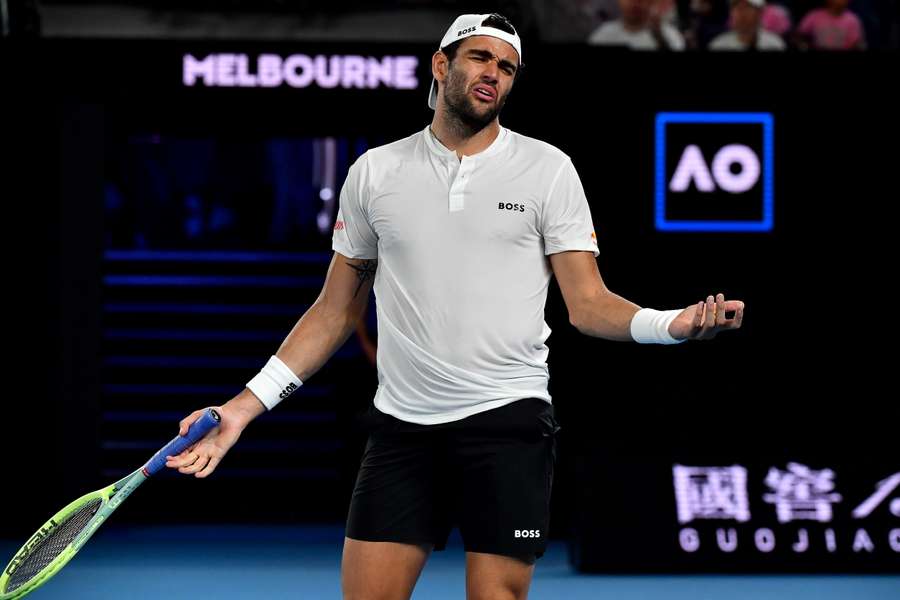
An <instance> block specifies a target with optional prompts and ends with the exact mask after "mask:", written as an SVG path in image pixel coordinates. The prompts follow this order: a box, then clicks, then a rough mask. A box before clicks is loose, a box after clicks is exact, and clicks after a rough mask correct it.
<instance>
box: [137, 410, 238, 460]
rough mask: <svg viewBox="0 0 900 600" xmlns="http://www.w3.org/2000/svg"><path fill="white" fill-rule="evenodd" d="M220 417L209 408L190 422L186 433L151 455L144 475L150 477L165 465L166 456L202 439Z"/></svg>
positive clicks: (177, 452)
mask: <svg viewBox="0 0 900 600" xmlns="http://www.w3.org/2000/svg"><path fill="white" fill-rule="evenodd" d="M221 419H222V417H220V416H219V413H217V412H216V411H215V409H212V408H210V409H209V410H207V411H206V412H205V413H204V414H203V416H202V417H200V418H199V419H197V420H196V421H194V422H193V423H191V426H190V427H189V428H188V431H187V435H184V436H181V435H179V436H176V437H175V439H173V440H172V441H171V442H169V443H168V444H166V445H165V446H163V448H162V449H161V450H159V451H158V452H157V453H156V454H154V455H153V458H151V459H150V460H149V461H147V464H146V465H144V469H143V471H144V475H146V476H147V477H150V476H151V475H153V474H154V473H158V472H159V471H160V470H161V469H162V468H163V467H165V466H166V457H167V456H176V455H178V454H181V453H182V452H184V451H185V450H186V449H187V448H190V447H191V446H193V445H194V444H196V443H197V442H198V441H200V440H201V439H203V436H205V435H206V434H207V433H209V432H210V431H212V430H213V429H214V428H216V427H218V426H219V421H220V420H221Z"/></svg>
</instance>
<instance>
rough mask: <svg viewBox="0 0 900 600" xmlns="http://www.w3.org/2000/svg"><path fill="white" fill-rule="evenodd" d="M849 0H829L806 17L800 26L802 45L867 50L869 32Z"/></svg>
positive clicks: (797, 42) (818, 48)
mask: <svg viewBox="0 0 900 600" xmlns="http://www.w3.org/2000/svg"><path fill="white" fill-rule="evenodd" d="M848 4H849V0H825V6H824V8H817V9H815V10H813V11H811V12H810V13H809V14H807V15H806V16H805V17H803V20H802V21H801V22H800V26H799V27H798V28H797V35H796V44H797V46H798V47H800V48H803V49H806V48H809V47H811V48H813V49H815V50H864V49H865V47H866V36H865V34H864V33H863V27H862V22H861V21H860V20H859V17H857V16H856V15H855V14H853V12H852V11H850V10H848V9H847V5H848Z"/></svg>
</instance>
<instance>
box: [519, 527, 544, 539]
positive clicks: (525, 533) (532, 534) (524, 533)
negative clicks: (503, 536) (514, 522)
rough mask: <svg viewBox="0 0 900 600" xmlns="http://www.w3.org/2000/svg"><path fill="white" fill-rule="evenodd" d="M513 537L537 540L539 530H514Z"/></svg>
mask: <svg viewBox="0 0 900 600" xmlns="http://www.w3.org/2000/svg"><path fill="white" fill-rule="evenodd" d="M513 535H514V536H515V537H517V538H539V537H541V530H540V529H515V530H513Z"/></svg>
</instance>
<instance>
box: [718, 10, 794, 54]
mask: <svg viewBox="0 0 900 600" xmlns="http://www.w3.org/2000/svg"><path fill="white" fill-rule="evenodd" d="M765 5H766V2H765V0H731V31H729V32H728V33H723V34H722V35H720V36H718V37H717V38H716V39H714V40H713V41H712V42H710V44H709V49H710V50H726V51H728V50H784V49H785V43H784V41H782V39H781V38H780V37H778V36H777V35H775V34H774V33H771V32H769V31H766V30H765V29H763V28H762V27H760V23H761V22H762V12H763V8H765Z"/></svg>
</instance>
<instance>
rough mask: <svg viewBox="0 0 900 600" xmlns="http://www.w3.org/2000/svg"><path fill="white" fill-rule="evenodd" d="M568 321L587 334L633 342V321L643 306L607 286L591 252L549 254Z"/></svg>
mask: <svg viewBox="0 0 900 600" xmlns="http://www.w3.org/2000/svg"><path fill="white" fill-rule="evenodd" d="M550 264H551V266H552V267H553V274H554V275H555V276H556V281H557V282H558V283H559V289H560V291H561V292H562V295H563V299H564V300H565V302H566V308H567V309H568V311H569V322H570V323H572V325H574V326H575V327H576V328H577V329H578V331H580V332H581V333H583V334H585V335H590V336H593V337H600V338H605V339H608V340H616V341H621V342H630V341H632V337H631V319H632V318H633V317H634V314H635V313H636V312H637V311H638V310H640V308H641V307H640V306H638V305H637V304H635V303H634V302H629V301H628V300H626V299H625V298H622V297H621V296H618V295H616V294H614V293H612V292H611V291H609V289H608V288H607V287H606V284H605V283H604V282H603V278H602V277H601V276H600V270H599V269H598V268H597V261H596V260H594V255H593V254H592V253H591V252H583V251H571V252H560V253H557V254H551V255H550Z"/></svg>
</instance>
